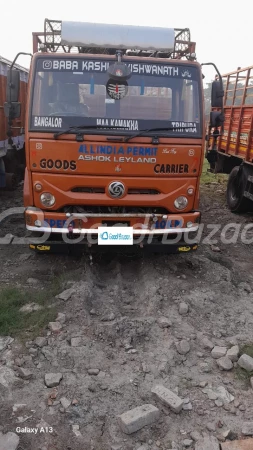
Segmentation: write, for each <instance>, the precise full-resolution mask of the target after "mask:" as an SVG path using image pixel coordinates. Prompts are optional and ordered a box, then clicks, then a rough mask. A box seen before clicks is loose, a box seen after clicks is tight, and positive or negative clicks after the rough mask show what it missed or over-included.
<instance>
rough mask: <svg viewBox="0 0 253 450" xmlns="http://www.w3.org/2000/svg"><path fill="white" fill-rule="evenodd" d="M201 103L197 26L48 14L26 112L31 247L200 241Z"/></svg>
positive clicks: (167, 245) (171, 247)
mask: <svg viewBox="0 0 253 450" xmlns="http://www.w3.org/2000/svg"><path fill="white" fill-rule="evenodd" d="M129 30H130V31H131V33H129ZM203 103H204V102H203V86H202V72H201V66H200V64H199V63H198V62H197V61H196V55H195V43H193V42H191V40H190V32H189V30H188V29H186V30H185V29H184V30H178V29H176V30H174V29H164V28H152V27H130V26H129V27H127V26H123V25H104V24H88V23H76V22H74V23H73V22H61V21H49V20H47V19H46V21H45V30H44V33H34V55H33V59H32V63H31V69H30V80H29V86H28V107H27V114H26V161H27V167H26V173H25V183H24V204H25V208H26V209H25V221H26V228H27V230H29V231H30V232H32V233H34V234H35V235H36V237H37V240H34V241H33V242H31V245H30V246H31V248H34V249H36V250H39V251H49V250H52V251H53V250H55V249H56V248H59V246H62V245H64V246H65V248H66V247H68V248H69V247H70V246H71V245H72V246H73V245H74V244H76V245H83V246H86V247H87V246H88V247H96V246H97V245H101V246H102V245H103V244H104V246H105V245H109V244H112V245H114V244H115V243H116V244H117V245H123V246H125V245H128V244H129V245H137V246H138V247H140V248H148V249H151V248H152V249H154V248H156V247H159V249H160V250H164V251H166V252H171V253H177V252H181V251H182V252H183V251H190V250H196V249H197V240H196V236H195V235H196V233H197V231H198V227H199V223H200V211H199V183H200V175H201V169H202V163H203V157H204V144H205V136H204V135H205V132H204V131H205V125H204V116H203ZM115 236H116V237H115ZM45 237H46V244H45ZM36 242H37V243H36Z"/></svg>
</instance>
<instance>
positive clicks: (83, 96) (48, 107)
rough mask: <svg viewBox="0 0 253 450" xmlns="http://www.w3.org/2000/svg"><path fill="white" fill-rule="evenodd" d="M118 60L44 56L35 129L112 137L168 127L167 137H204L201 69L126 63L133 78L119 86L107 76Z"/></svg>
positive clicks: (35, 94) (34, 97) (40, 62)
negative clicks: (82, 128) (75, 129)
mask: <svg viewBox="0 0 253 450" xmlns="http://www.w3.org/2000/svg"><path fill="white" fill-rule="evenodd" d="M114 62H115V59H112V60H108V59H103V58H96V59H95V58H94V59H85V58H83V57H82V58H80V57H78V58H76V59H75V60H74V59H70V58H67V57H66V58H64V57H62V58H54V59H53V58H47V59H46V58H45V57H43V58H42V57H39V58H38V59H37V61H36V70H35V75H34V80H33V84H32V85H33V93H32V96H31V99H32V100H31V101H32V107H31V116H30V130H31V131H35V130H39V131H40V132H41V131H44V132H49V131H50V132H51V131H52V132H56V131H61V130H64V129H67V128H68V127H71V126H81V125H83V126H85V128H87V127H88V126H89V125H90V126H91V127H92V126H93V129H92V128H91V130H90V133H93V134H97V133H98V132H99V131H100V132H103V134H108V133H110V134H112V129H113V130H114V132H115V133H116V134H119V133H120V132H122V130H123V132H124V135H127V134H128V133H133V131H141V130H145V129H149V128H165V130H166V128H168V129H170V130H168V132H167V131H164V132H163V133H162V134H163V135H164V134H165V135H167V134H168V135H175V134H177V135H178V134H179V135H180V136H183V137H184V136H185V137H186V136H187V137H189V135H191V136H192V137H201V135H202V129H201V116H202V111H201V109H200V94H199V87H200V83H201V80H200V74H199V71H198V69H197V67H196V66H194V65H191V64H190V63H189V65H185V64H180V63H176V64H175V61H174V62H173V64H171V62H170V61H168V62H165V63H163V62H161V63H160V62H159V63H157V62H153V61H152V62H151V63H149V62H146V61H145V62H141V61H140V62H139V61H138V62H136V59H135V60H134V61H131V60H129V59H128V60H126V59H125V60H124V62H125V63H126V64H127V65H129V66H130V68H131V72H132V75H131V77H130V79H128V80H127V81H125V82H116V81H115V80H113V79H109V75H108V73H107V68H108V67H109V65H110V64H112V63H114ZM94 126H98V127H99V128H98V129H94ZM101 130H102V131H101Z"/></svg>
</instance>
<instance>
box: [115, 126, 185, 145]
mask: <svg viewBox="0 0 253 450" xmlns="http://www.w3.org/2000/svg"><path fill="white" fill-rule="evenodd" d="M177 128H180V129H181V128H182V129H184V130H186V129H189V128H193V127H174V128H173V127H170V128H165V127H163V128H148V129H147V130H141V131H139V133H135V134H132V136H126V137H124V139H123V141H124V142H128V141H130V139H133V138H135V137H138V136H142V135H143V134H145V133H149V132H150V131H172V130H176V129H177Z"/></svg>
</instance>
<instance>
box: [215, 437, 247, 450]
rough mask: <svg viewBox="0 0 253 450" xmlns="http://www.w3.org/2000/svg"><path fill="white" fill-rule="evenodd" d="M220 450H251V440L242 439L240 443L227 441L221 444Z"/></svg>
mask: <svg viewBox="0 0 253 450" xmlns="http://www.w3.org/2000/svg"><path fill="white" fill-rule="evenodd" d="M221 449H222V450H252V449H253V439H252V438H250V439H244V440H242V441H229V442H224V443H223V444H221Z"/></svg>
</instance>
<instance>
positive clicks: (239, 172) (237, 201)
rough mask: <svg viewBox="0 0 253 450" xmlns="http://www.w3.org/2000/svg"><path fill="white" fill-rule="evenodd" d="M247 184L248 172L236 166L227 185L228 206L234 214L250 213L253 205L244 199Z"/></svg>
mask: <svg viewBox="0 0 253 450" xmlns="http://www.w3.org/2000/svg"><path fill="white" fill-rule="evenodd" d="M246 184H247V170H246V169H245V168H240V167H239V166H236V167H234V168H233V169H232V171H231V172H230V175H229V178H228V184H227V205H228V207H229V209H230V211H232V212H233V213H245V212H250V211H252V209H253V203H252V202H251V200H249V199H248V198H246V197H244V191H245V187H246Z"/></svg>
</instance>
